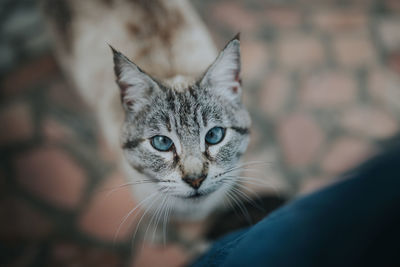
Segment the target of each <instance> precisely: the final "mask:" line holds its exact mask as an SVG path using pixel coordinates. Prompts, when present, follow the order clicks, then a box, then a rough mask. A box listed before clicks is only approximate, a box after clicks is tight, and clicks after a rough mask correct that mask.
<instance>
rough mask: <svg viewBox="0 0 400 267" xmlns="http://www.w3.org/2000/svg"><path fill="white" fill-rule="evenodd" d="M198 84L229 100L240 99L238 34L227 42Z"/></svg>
mask: <svg viewBox="0 0 400 267" xmlns="http://www.w3.org/2000/svg"><path fill="white" fill-rule="evenodd" d="M200 86H201V87H203V88H208V89H209V90H213V91H214V92H215V93H217V94H220V95H222V96H223V97H226V98H228V99H229V100H237V101H240V96H241V79H240V35H239V33H238V34H237V35H236V36H235V37H234V38H233V39H232V40H231V41H229V42H228V44H227V45H226V46H225V48H224V49H223V50H222V51H221V53H220V54H219V55H218V57H217V59H216V60H215V61H214V63H212V64H211V66H210V67H209V68H208V69H207V71H206V73H205V74H204V76H203V77H202V78H201V80H200Z"/></svg>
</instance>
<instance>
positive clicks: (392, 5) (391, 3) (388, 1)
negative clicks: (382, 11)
mask: <svg viewBox="0 0 400 267" xmlns="http://www.w3.org/2000/svg"><path fill="white" fill-rule="evenodd" d="M383 2H384V4H385V6H386V8H387V9H389V10H390V11H391V12H397V13H400V2H399V1H397V0H383Z"/></svg>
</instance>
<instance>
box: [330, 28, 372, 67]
mask: <svg viewBox="0 0 400 267" xmlns="http://www.w3.org/2000/svg"><path fill="white" fill-rule="evenodd" d="M333 47H334V51H335V55H336V56H335V58H336V60H337V61H338V63H339V64H341V65H343V66H346V67H361V66H365V65H372V64H374V63H376V60H377V59H376V53H375V48H374V47H373V46H372V42H371V40H370V39H369V38H368V37H366V36H365V35H362V36H354V35H352V36H341V37H337V38H336V39H335V40H334V42H333Z"/></svg>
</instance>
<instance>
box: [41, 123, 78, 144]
mask: <svg viewBox="0 0 400 267" xmlns="http://www.w3.org/2000/svg"><path fill="white" fill-rule="evenodd" d="M42 133H43V136H44V138H46V141H47V142H49V143H65V142H66V141H71V139H73V138H75V134H74V132H73V130H72V129H70V128H68V127H67V126H65V125H63V124H61V123H60V122H58V121H56V120H55V119H53V118H51V117H48V118H45V119H44V120H43V122H42Z"/></svg>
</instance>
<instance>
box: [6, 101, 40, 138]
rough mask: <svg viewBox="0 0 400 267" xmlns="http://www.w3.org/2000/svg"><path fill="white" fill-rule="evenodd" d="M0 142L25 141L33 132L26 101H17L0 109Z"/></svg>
mask: <svg viewBox="0 0 400 267" xmlns="http://www.w3.org/2000/svg"><path fill="white" fill-rule="evenodd" d="M0 124H1V128H2V130H1V131H0V144H7V143H10V142H17V141H25V140H27V139H29V138H30V137H31V136H32V134H33V122H32V118H31V110H30V108H29V106H28V105H27V104H26V103H22V102H17V103H15V104H12V105H10V106H7V107H5V108H3V109H2V110H0Z"/></svg>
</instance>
